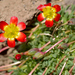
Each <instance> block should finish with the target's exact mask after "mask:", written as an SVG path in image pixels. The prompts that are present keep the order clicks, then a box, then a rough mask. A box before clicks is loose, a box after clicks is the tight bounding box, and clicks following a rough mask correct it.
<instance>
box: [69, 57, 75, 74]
mask: <svg viewBox="0 0 75 75" xmlns="http://www.w3.org/2000/svg"><path fill="white" fill-rule="evenodd" d="M73 63H74V65H73V66H72V67H71V69H70V70H69V73H71V72H72V70H73V68H74V66H75V57H74V60H73Z"/></svg>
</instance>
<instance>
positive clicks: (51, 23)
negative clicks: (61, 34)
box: [45, 20, 53, 27]
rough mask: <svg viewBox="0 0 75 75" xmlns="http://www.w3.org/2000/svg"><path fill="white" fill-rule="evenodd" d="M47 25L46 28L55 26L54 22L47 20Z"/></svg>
mask: <svg viewBox="0 0 75 75" xmlns="http://www.w3.org/2000/svg"><path fill="white" fill-rule="evenodd" d="M45 25H46V27H52V26H53V20H46V21H45Z"/></svg>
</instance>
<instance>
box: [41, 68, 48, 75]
mask: <svg viewBox="0 0 75 75" xmlns="http://www.w3.org/2000/svg"><path fill="white" fill-rule="evenodd" d="M47 69H48V68H47V67H46V68H45V70H44V72H43V74H42V75H44V74H45V73H46V71H47Z"/></svg>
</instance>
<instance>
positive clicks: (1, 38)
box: [0, 33, 7, 42]
mask: <svg viewBox="0 0 75 75" xmlns="http://www.w3.org/2000/svg"><path fill="white" fill-rule="evenodd" d="M6 39H7V38H5V37H4V33H1V34H0V42H4V41H6Z"/></svg>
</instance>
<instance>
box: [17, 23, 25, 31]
mask: <svg viewBox="0 0 75 75" xmlns="http://www.w3.org/2000/svg"><path fill="white" fill-rule="evenodd" d="M17 26H18V27H19V29H20V30H24V29H25V28H26V24H25V23H24V22H20V23H18V25H17Z"/></svg>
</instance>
